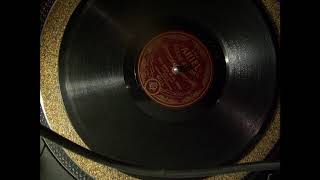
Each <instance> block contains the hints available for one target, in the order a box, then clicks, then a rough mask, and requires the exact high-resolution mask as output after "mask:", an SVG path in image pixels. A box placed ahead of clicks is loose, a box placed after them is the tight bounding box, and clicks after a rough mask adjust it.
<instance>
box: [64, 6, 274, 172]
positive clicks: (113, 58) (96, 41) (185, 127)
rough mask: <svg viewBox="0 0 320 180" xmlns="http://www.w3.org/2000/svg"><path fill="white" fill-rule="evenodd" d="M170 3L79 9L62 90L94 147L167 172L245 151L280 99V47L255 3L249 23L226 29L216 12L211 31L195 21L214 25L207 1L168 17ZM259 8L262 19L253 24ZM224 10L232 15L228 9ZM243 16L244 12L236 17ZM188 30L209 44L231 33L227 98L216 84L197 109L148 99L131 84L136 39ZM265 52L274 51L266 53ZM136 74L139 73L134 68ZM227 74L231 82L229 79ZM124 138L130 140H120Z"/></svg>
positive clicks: (68, 41) (226, 47)
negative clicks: (128, 65)
mask: <svg viewBox="0 0 320 180" xmlns="http://www.w3.org/2000/svg"><path fill="white" fill-rule="evenodd" d="M128 3H129V2H128ZM167 3H169V2H166V1H163V2H161V3H154V4H149V3H147V2H146V3H143V4H144V7H145V8H146V9H153V10H152V13H151V12H149V13H150V14H148V10H146V11H144V12H143V14H144V16H142V12H141V9H140V8H141V7H140V6H139V4H138V3H137V4H132V6H128V8H127V9H126V7H124V11H125V12H127V13H128V14H130V15H131V16H130V20H127V19H124V16H123V14H120V13H118V11H116V8H114V9H112V8H109V7H114V5H115V4H107V2H102V1H101V2H100V1H92V2H90V3H87V4H86V5H85V7H84V8H83V9H80V8H78V9H77V10H76V11H79V12H78V13H79V14H78V15H76V14H75V15H74V16H73V17H72V18H71V19H70V23H69V25H68V26H67V29H66V32H65V35H64V38H63V41H62V45H61V48H62V51H61V54H60V64H59V67H60V73H59V77H60V83H61V90H62V95H63V98H64V102H65V105H66V109H67V112H68V114H69V116H70V119H71V121H72V123H73V124H74V126H75V128H76V130H77V131H78V133H79V135H80V136H81V137H82V139H83V140H84V141H85V143H86V144H87V145H88V146H89V147H90V148H91V149H92V150H94V151H96V152H99V153H102V154H105V155H108V156H111V157H113V158H115V159H118V160H121V161H124V162H130V163H136V164H140V165H141V164H143V165H145V166H147V167H162V168H165V169H188V168H189V169H192V168H205V167H210V166H211V167H212V166H215V165H219V164H225V163H226V162H230V161H235V160H237V159H238V158H239V157H236V155H238V154H239V153H240V152H242V151H243V148H245V146H246V145H247V143H248V142H249V141H250V140H251V139H252V138H253V137H254V136H255V135H256V134H257V133H258V131H259V129H260V128H261V125H262V124H263V119H262V118H260V116H263V115H265V113H267V111H268V108H267V107H270V106H271V104H272V102H271V101H270V99H273V98H272V97H273V95H274V88H275V85H274V83H275V77H274V73H273V71H274V69H275V67H274V66H275V53H274V49H273V46H272V41H271V37H270V34H269V32H267V29H266V25H265V24H263V23H259V21H257V18H256V17H258V18H259V16H254V15H253V14H255V13H256V12H257V10H256V9H254V8H253V7H252V8H251V9H252V10H251V11H247V12H248V14H245V15H242V16H240V14H237V15H238V17H237V18H239V20H238V23H237V24H233V25H232V27H233V28H232V29H228V26H226V24H223V25H224V27H221V26H222V25H221V24H218V20H217V19H214V18H216V17H217V16H213V15H212V17H211V18H213V19H212V20H211V22H215V26H216V27H215V28H213V27H209V28H207V29H206V31H201V30H198V29H197V28H198V27H201V25H200V26H193V25H192V23H193V22H197V23H198V22H206V21H205V20H203V21H198V19H200V18H201V19H205V17H203V13H199V12H200V8H198V9H197V7H196V8H195V7H193V6H191V4H187V3H186V4H183V5H179V6H180V7H181V6H182V8H179V10H178V11H173V8H171V9H170V8H167V10H168V12H169V14H170V13H173V14H170V15H172V17H167V16H164V15H163V14H162V12H161V9H162V8H164V6H165V5H166V4H167ZM216 3H217V4H216V5H215V6H213V5H211V7H216V6H217V7H220V9H216V10H215V11H214V12H216V11H218V12H217V14H222V13H223V11H222V10H223V9H224V8H226V7H228V9H229V11H230V7H229V5H228V6H226V4H225V3H224V2H222V1H221V2H216ZM234 3H236V2H234ZM171 4H172V3H171ZM251 5H252V4H251ZM148 6H150V7H148ZM176 6H177V5H176ZM203 6H205V5H203ZM203 6H201V9H203V8H204V7H203ZM239 6H250V3H241V4H240V3H239ZM129 7H130V8H129ZM170 7H171V6H170ZM172 7H174V5H173V6H172ZM190 8H192V9H193V11H194V12H197V13H198V14H199V15H198V17H197V16H195V15H194V14H193V17H191V16H188V15H185V14H186V13H187V12H188V11H190V10H191V9H190ZM242 13H243V12H242ZM250 13H251V14H250ZM213 14H214V13H213ZM249 15H252V18H250V20H251V21H252V22H254V23H256V24H255V26H251V27H249V26H245V25H243V23H246V22H247V21H248V17H247V16H249ZM229 16H230V15H229ZM163 17H164V18H163ZM219 17H224V21H226V22H227V21H228V18H226V16H223V15H220V16H219ZM233 17H235V15H233V16H232V17H230V18H229V21H231V19H232V18H233ZM244 17H245V18H244ZM196 18H198V19H196ZM241 18H243V19H241ZM260 18H261V17H260ZM189 19H190V20H189ZM132 22H137V23H138V24H132ZM177 22H179V23H177ZM184 22H187V23H184ZM189 22H190V23H189ZM232 22H234V20H233V19H232ZM189 24H191V25H190V26H189ZM206 24H208V22H206ZM97 25H99V28H96V26H97ZM172 25H175V26H176V28H173V27H174V26H172ZM211 26H213V25H211ZM184 27H187V28H189V29H191V30H192V31H193V32H197V33H193V34H194V35H195V36H196V37H199V39H206V40H207V41H209V42H211V39H210V38H207V37H210V36H213V37H215V38H216V39H217V38H220V39H223V41H224V42H222V43H223V45H220V48H221V49H222V47H221V46H223V50H222V51H224V57H225V59H226V60H228V62H225V63H227V66H226V68H227V70H223V68H221V66H219V67H218V68H217V69H222V70H221V71H225V72H226V74H227V75H226V76H227V80H226V82H227V84H226V85H225V86H224V87H223V88H224V89H223V91H222V94H223V95H221V96H217V98H219V99H218V101H216V100H215V99H214V98H213V97H211V96H210V93H211V92H213V91H211V90H209V91H208V93H207V94H206V95H207V96H205V97H204V98H203V100H202V101H199V102H198V103H197V104H195V105H193V106H191V107H187V108H183V109H178V110H177V109H174V110H173V109H166V108H163V107H162V106H159V105H158V104H156V103H154V102H152V101H151V100H150V98H147V97H146V96H145V94H144V93H143V92H142V89H141V85H139V84H136V85H133V86H130V85H131V84H130V83H127V82H126V81H125V75H124V74H123V65H124V64H125V61H124V60H125V57H128V56H129V57H130V55H127V52H130V50H128V47H129V45H131V46H132V40H133V39H134V40H137V41H134V44H133V46H135V47H141V45H144V44H145V42H147V41H149V40H150V39H152V37H154V35H157V34H159V32H163V31H164V30H167V29H170V30H176V29H177V28H181V29H183V30H184V31H188V29H187V28H184ZM202 27H203V26H202ZM219 28H220V29H219ZM221 28H223V31H221ZM213 29H214V30H213ZM235 29H237V32H241V33H242V36H239V37H240V38H239V37H235V36H234V35H233V34H234V33H233V32H234V30H235ZM219 30H220V31H219ZM228 30H229V31H228ZM192 31H191V32H192ZM206 32H208V34H209V36H207V35H205V33H206ZM223 33H224V34H223ZM199 34H200V36H199ZM201 36H203V37H201ZM263 37H265V38H263ZM266 37H268V38H266ZM203 43H204V44H208V43H207V42H205V41H204V42H203ZM248 43H249V45H247V44H248ZM250 43H251V44H250ZM208 49H211V48H210V47H208ZM261 50H263V52H264V53H259V52H260V51H261ZM139 51H141V49H140V50H139ZM211 55H213V56H214V53H211ZM137 59H138V57H134V58H133V59H128V58H127V59H126V60H127V61H133V62H134V61H137ZM133 64H135V63H133ZM131 71H132V70H131ZM129 72H130V70H129ZM129 79H135V77H132V75H129ZM218 79H221V81H224V79H222V78H221V77H219V78H218ZM135 82H137V81H135ZM131 87H133V88H131ZM213 87H215V86H213ZM220 88H221V87H220ZM130 91H140V92H138V93H139V94H141V95H142V96H143V97H141V98H138V97H137V96H132V95H131V94H133V93H132V92H130ZM134 93H135V92H134ZM138 93H137V94H138ZM200 117H201V119H199V118H200ZM172 123H173V124H172ZM119 131H120V132H121V133H120V134H119ZM115 141H116V142H121V143H119V144H114V142H115ZM226 142H227V143H226ZM110 147H112V148H110ZM127 149H130V152H128V151H127ZM190 162H192V164H191V163H190Z"/></svg>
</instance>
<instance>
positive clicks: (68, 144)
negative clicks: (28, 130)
mask: <svg viewBox="0 0 320 180" xmlns="http://www.w3.org/2000/svg"><path fill="white" fill-rule="evenodd" d="M40 135H41V136H43V137H45V138H47V139H49V140H51V141H53V142H55V143H57V144H58V145H61V146H62V147H64V148H66V149H68V150H70V151H73V152H75V153H77V154H79V155H81V156H84V157H86V158H88V159H91V160H93V161H95V162H97V163H101V164H104V165H107V166H110V167H113V168H116V169H118V170H120V171H123V172H128V173H129V172H130V174H134V175H138V176H150V177H158V178H195V177H208V176H214V175H218V174H226V173H234V172H241V171H265V170H277V169H280V162H278V161H277V162H264V161H261V162H252V163H242V164H233V165H228V166H222V167H215V168H209V169H190V170H166V169H150V168H148V167H144V166H141V165H138V164H129V163H125V162H121V161H117V160H114V159H112V158H108V157H106V156H103V155H101V154H98V153H95V152H93V151H90V150H88V149H86V148H84V147H82V146H80V145H78V144H76V143H74V142H72V141H70V140H69V139H66V138H64V137H62V136H61V135H59V134H57V133H56V132H54V131H52V130H50V129H49V128H47V127H45V126H44V125H42V124H41V123H40Z"/></svg>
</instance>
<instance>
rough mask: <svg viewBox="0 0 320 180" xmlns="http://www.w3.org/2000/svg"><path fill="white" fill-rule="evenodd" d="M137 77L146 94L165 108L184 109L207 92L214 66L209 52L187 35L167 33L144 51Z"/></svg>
mask: <svg viewBox="0 0 320 180" xmlns="http://www.w3.org/2000/svg"><path fill="white" fill-rule="evenodd" d="M137 74H138V78H139V81H140V83H141V85H142V87H143V90H144V91H145V93H146V94H147V95H148V96H149V97H150V98H151V99H152V100H153V101H155V102H157V103H159V104H162V105H164V106H166V107H172V108H182V107H186V106H189V105H191V104H193V103H195V102H197V101H198V100H199V99H200V98H201V97H203V95H204V94H205V93H206V92H207V90H208V88H209V86H210V83H211V80H212V76H213V65H212V60H211V57H210V54H209V51H208V49H207V48H206V47H205V46H204V45H203V44H202V43H201V42H200V40H198V39H197V38H196V37H195V36H193V35H191V34H187V33H185V32H180V31H179V32H165V33H162V34H160V35H158V36H156V37H155V38H153V39H152V40H151V41H149V42H148V43H147V45H146V46H145V47H144V48H143V50H142V52H141V54H140V57H139V61H138V73H137Z"/></svg>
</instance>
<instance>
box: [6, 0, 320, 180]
mask: <svg viewBox="0 0 320 180" xmlns="http://www.w3.org/2000/svg"><path fill="white" fill-rule="evenodd" d="M10 2H11V4H4V3H5V1H4V2H1V9H2V11H1V13H2V16H1V30H2V32H1V34H2V36H1V37H2V38H1V39H2V40H1V45H2V48H1V49H2V51H1V54H2V58H1V62H2V63H1V67H2V68H1V75H2V76H1V77H2V78H1V90H2V91H1V95H2V100H4V101H2V108H1V109H2V111H1V112H2V117H1V122H2V124H1V126H2V128H1V130H2V131H1V139H2V141H1V145H2V146H1V150H2V153H1V155H2V156H3V157H2V158H1V165H2V167H1V172H2V173H1V174H2V176H8V177H9V178H13V177H14V178H15V179H29V178H30V179H37V178H38V177H39V154H38V153H39V134H38V133H39V131H38V125H37V122H36V121H38V118H39V99H40V98H39V93H40V92H39V90H40V87H39V41H40V40H39V2H38V1H20V2H17V1H10ZM312 7H314V8H313V9H312ZM317 7H318V6H317V5H316V4H314V5H313V4H311V3H310V2H309V1H308V2H306V1H296V3H294V1H293V0H290V1H285V0H283V1H281V55H280V56H281V63H280V84H281V87H280V89H281V104H282V107H281V121H282V122H281V139H282V142H281V146H282V152H281V156H282V157H281V169H282V173H281V177H282V178H283V179H286V178H288V179H291V178H290V177H293V178H294V179H311V178H313V176H317V172H318V171H316V167H317V164H318V160H319V158H318V156H319V155H318V152H319V151H318V146H317V145H318V132H319V130H318V128H319V126H318V124H319V123H318V121H319V117H318V116H319V115H318V112H319V110H318V107H319V106H318V105H317V104H318V98H317V94H318V93H319V91H318V89H317V84H318V82H319V80H318V77H319V75H318V72H319V70H318V69H317V68H318V65H317V64H318V63H317V61H318V52H319V50H318V46H317V45H316V43H317V42H318V41H319V40H318V35H317V34H318V32H317V31H316V28H317V24H318V23H317V20H318V12H319V10H317V9H316V8H317Z"/></svg>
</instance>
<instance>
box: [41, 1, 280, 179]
mask: <svg viewBox="0 0 320 180" xmlns="http://www.w3.org/2000/svg"><path fill="white" fill-rule="evenodd" d="M79 3H80V0H56V2H55V3H54V5H53V6H52V8H51V10H50V12H49V14H48V18H47V19H46V22H45V24H44V26H43V29H42V34H41V37H40V92H41V93H40V96H41V104H42V108H43V111H44V114H45V116H46V119H47V121H48V124H49V126H50V128H51V129H52V130H54V131H56V132H58V133H59V134H60V135H62V136H64V137H66V138H68V139H70V140H72V141H73V142H75V143H77V144H79V145H81V146H83V147H86V148H88V147H87V146H86V145H85V143H84V142H83V141H82V140H81V138H80V136H79V135H78V134H77V133H76V131H75V129H74V128H73V126H72V125H71V122H70V120H69V118H68V116H67V113H66V110H65V107H64V104H63V101H62V97H61V93H60V87H59V79H58V58H59V50H60V44H61V40H62V37H63V33H64V30H65V27H66V25H67V23H68V20H69V18H70V16H71V15H72V13H73V11H74V10H75V8H76V7H77V5H78V4H79ZM262 3H263V4H264V6H265V7H266V10H267V12H268V13H269V15H270V16H271V18H272V19H273V22H274V26H275V28H276V31H277V33H278V34H280V7H279V5H277V3H276V0H262ZM279 137H280V102H278V103H277V109H276V112H275V114H274V117H273V121H272V123H271V124H270V125H269V127H268V129H267V130H266V133H265V134H264V135H263V137H262V138H261V140H260V141H259V142H258V143H257V145H256V146H255V147H254V148H253V149H252V150H251V151H250V152H249V153H248V154H247V155H246V156H244V157H243V158H242V159H241V160H240V161H239V163H244V162H252V161H259V160H263V159H264V158H265V157H266V155H267V154H268V153H269V152H270V150H271V149H272V147H273V146H274V144H275V143H276V142H277V140H278V139H279ZM64 150H65V152H66V153H67V155H68V156H69V157H70V158H71V159H72V160H73V161H74V162H75V163H76V164H77V165H78V166H79V167H80V168H81V169H82V170H83V171H84V172H86V173H87V174H89V175H90V176H92V177H94V178H95V179H101V180H102V179H103V180H109V179H110V180H111V179H112V180H114V179H121V180H122V179H123V180H125V179H136V178H133V177H130V176H128V175H126V174H124V173H121V172H119V171H118V170H116V169H114V168H111V167H107V166H105V165H102V164H99V163H96V162H94V161H92V160H90V159H87V158H84V157H82V156H80V155H78V154H75V153H73V152H71V151H69V150H66V149H64ZM246 174H247V172H241V173H231V174H226V175H219V176H214V177H210V178H207V179H208V180H225V179H228V180H229V179H241V178H242V177H244V176H245V175H246Z"/></svg>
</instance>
